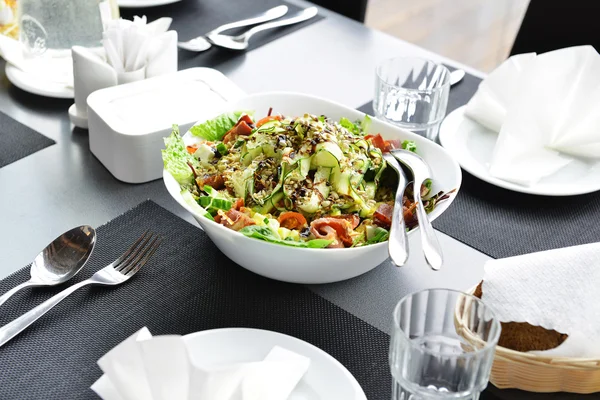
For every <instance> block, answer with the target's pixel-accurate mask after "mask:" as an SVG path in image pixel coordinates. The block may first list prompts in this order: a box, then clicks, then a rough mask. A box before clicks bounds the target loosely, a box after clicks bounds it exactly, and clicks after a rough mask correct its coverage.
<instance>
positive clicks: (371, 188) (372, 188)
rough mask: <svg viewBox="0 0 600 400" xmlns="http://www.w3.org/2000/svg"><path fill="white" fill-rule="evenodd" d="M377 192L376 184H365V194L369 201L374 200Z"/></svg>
mask: <svg viewBox="0 0 600 400" xmlns="http://www.w3.org/2000/svg"><path fill="white" fill-rule="evenodd" d="M376 191H377V185H376V184H375V182H365V194H366V196H367V198H368V199H371V200H372V199H374V198H375V192H376Z"/></svg>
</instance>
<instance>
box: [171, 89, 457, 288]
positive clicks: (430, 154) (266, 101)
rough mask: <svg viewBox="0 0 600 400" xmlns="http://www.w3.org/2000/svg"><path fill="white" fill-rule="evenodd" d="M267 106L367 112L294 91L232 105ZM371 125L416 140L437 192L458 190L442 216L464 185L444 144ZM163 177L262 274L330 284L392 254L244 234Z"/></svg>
mask: <svg viewBox="0 0 600 400" xmlns="http://www.w3.org/2000/svg"><path fill="white" fill-rule="evenodd" d="M269 107H273V112H274V113H281V114H283V115H286V116H299V115H304V114H305V113H309V114H315V115H326V116H327V117H329V118H332V119H334V120H339V119H340V118H341V117H346V118H348V119H350V120H351V121H353V120H356V119H362V118H363V116H364V113H361V112H359V111H357V110H355V109H353V108H350V107H346V106H344V105H341V104H338V103H335V102H333V101H329V100H325V99H322V98H319V97H315V96H310V95H305V94H300V93H290V92H268V93H260V94H255V95H249V96H246V97H243V98H241V99H240V100H238V101H236V102H235V103H233V104H231V106H230V107H229V109H230V110H232V111H233V110H254V111H255V115H256V116H263V115H267V112H268V109H269ZM201 122H202V121H201ZM369 130H370V132H372V133H381V135H382V136H383V137H384V138H386V139H401V140H414V141H415V142H416V144H417V149H418V150H417V152H418V153H419V154H420V155H421V156H422V157H423V158H424V159H425V160H426V161H427V162H428V164H429V167H430V168H431V171H432V174H433V185H432V190H433V192H434V193H436V192H438V191H440V190H443V191H450V190H452V189H457V191H456V192H455V193H454V194H452V195H451V196H450V198H449V199H448V200H445V201H443V202H442V203H440V204H439V205H438V206H437V207H436V208H435V209H434V210H433V212H432V213H431V214H430V215H429V217H430V219H431V220H434V219H435V218H437V217H439V216H440V215H441V214H442V213H443V212H444V211H445V210H446V209H447V208H448V207H449V206H450V204H451V203H452V201H453V200H454V197H455V196H456V193H457V192H458V188H459V187H460V184H461V180H462V175H461V170H460V167H459V166H458V163H457V162H456V161H455V160H454V159H453V158H452V156H451V155H450V154H449V153H448V152H447V151H446V150H445V149H444V148H442V147H441V146H439V145H437V144H435V143H434V142H432V141H430V140H428V139H425V138H423V137H421V136H419V135H416V134H414V133H412V132H408V131H405V130H402V129H400V128H398V127H395V126H393V125H390V124H388V123H385V122H382V121H379V120H377V119H375V118H372V123H371V127H370V129H369ZM163 178H164V181H165V185H166V187H167V190H168V191H169V193H170V194H171V196H173V198H174V199H175V200H176V201H177V202H178V203H179V204H180V205H181V206H182V207H183V208H185V209H186V210H188V211H189V212H190V213H191V214H192V215H193V216H194V218H195V219H196V221H198V223H199V224H200V226H201V227H202V228H203V229H204V231H205V232H206V233H207V234H208V236H209V237H210V238H211V240H212V241H213V242H214V243H215V245H216V246H217V247H218V248H219V249H220V250H221V251H222V252H223V254H225V255H226V256H227V257H229V258H230V259H231V260H233V261H234V262H235V263H237V264H239V265H241V266H242V267H244V268H246V269H248V270H250V271H252V272H254V273H257V274H259V275H263V276H266V277H268V278H272V279H277V280H279V281H284V282H292V283H304V284H311V283H330V282H337V281H343V280H345V279H349V278H354V277H355V276H358V275H361V274H364V273H365V272H368V271H370V270H372V269H373V268H375V267H376V266H378V265H379V264H381V263H382V262H383V261H385V259H386V258H387V257H388V249H387V245H388V244H387V242H385V243H378V244H374V245H369V246H363V247H355V248H347V249H305V248H294V247H288V246H282V245H278V244H273V243H268V242H265V241H261V240H258V239H254V238H249V237H246V236H244V235H242V234H241V233H239V232H235V231H233V230H231V229H228V228H225V227H224V226H223V225H220V224H217V223H216V222H214V221H210V220H208V219H206V218H204V217H202V216H200V215H198V214H195V213H194V212H192V211H191V209H190V207H188V205H187V204H186V203H185V201H184V200H183V198H182V197H181V194H180V192H181V190H180V187H179V184H178V183H177V181H176V180H175V179H174V178H173V176H172V175H171V174H170V173H169V172H168V171H166V170H165V171H163ZM415 230H416V229H413V230H412V231H411V232H409V235H410V234H414V232H415ZM413 251H417V249H413ZM419 251H420V250H419Z"/></svg>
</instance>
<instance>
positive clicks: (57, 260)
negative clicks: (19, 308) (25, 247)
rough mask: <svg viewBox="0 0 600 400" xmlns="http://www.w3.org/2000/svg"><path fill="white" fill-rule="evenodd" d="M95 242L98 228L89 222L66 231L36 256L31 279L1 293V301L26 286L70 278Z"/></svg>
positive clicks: (64, 280) (76, 271) (89, 252)
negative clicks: (95, 228)
mask: <svg viewBox="0 0 600 400" xmlns="http://www.w3.org/2000/svg"><path fill="white" fill-rule="evenodd" d="M95 244H96V231H95V230H94V228H92V227H91V226H89V225H82V226H79V227H77V228H73V229H71V230H70V231H67V232H65V233H63V234H62V235H60V236H59V237H57V238H56V239H54V240H53V241H52V243H50V244H49V245H48V246H46V248H45V249H44V250H42V251H41V252H40V254H38V255H37V257H36V258H35V259H34V260H33V263H32V264H31V269H30V275H31V279H29V280H28V281H27V282H23V283H21V284H20V285H18V286H16V287H14V288H12V289H11V290H9V291H8V292H6V293H4V294H3V295H2V296H0V305H2V304H3V303H4V302H5V301H6V300H8V299H9V298H10V297H11V296H12V295H13V294H15V293H17V292H18V291H19V290H21V289H23V288H26V287H33V286H54V285H58V284H61V283H63V282H66V281H68V280H69V279H71V278H72V277H73V276H75V274H77V273H78V272H79V271H80V270H81V268H83V266H84V265H85V263H86V261H87V260H88V258H89V257H90V255H91V254H92V250H93V249H94V245H95Z"/></svg>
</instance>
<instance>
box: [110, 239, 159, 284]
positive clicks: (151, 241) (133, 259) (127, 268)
mask: <svg viewBox="0 0 600 400" xmlns="http://www.w3.org/2000/svg"><path fill="white" fill-rule="evenodd" d="M157 239H158V237H157V236H156V235H154V234H152V233H151V234H150V236H149V237H148V240H145V241H144V244H143V246H141V247H140V248H139V250H138V251H137V252H136V253H135V255H133V256H131V257H130V258H129V259H127V260H126V261H125V262H124V263H123V265H122V267H121V268H119V270H118V271H119V272H120V273H122V274H123V275H126V274H127V272H128V271H130V270H131V269H132V268H133V266H135V265H136V264H137V263H138V261H139V260H140V259H141V258H142V257H144V254H146V253H147V252H148V249H149V248H150V247H151V246H152V245H153V244H154V242H156V240H157Z"/></svg>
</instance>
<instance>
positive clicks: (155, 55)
mask: <svg viewBox="0 0 600 400" xmlns="http://www.w3.org/2000/svg"><path fill="white" fill-rule="evenodd" d="M171 21H172V19H171V18H159V19H157V20H155V21H153V22H151V23H149V24H148V23H147V21H146V17H145V16H143V17H137V16H135V17H133V21H130V20H125V19H118V20H111V21H108V22H107V23H106V24H105V26H104V33H103V38H102V44H103V45H104V50H105V51H106V57H107V60H108V63H109V64H110V65H111V66H112V67H113V68H114V69H115V71H116V72H117V73H118V74H119V73H123V72H133V71H138V70H140V69H142V68H147V71H146V73H145V75H146V78H150V77H152V76H156V75H160V74H163V73H164V72H163V71H164V70H165V69H168V70H169V71H170V72H175V71H177V46H176V44H177V33H176V32H175V31H168V29H169V26H170V25H171ZM158 71H160V72H158Z"/></svg>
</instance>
